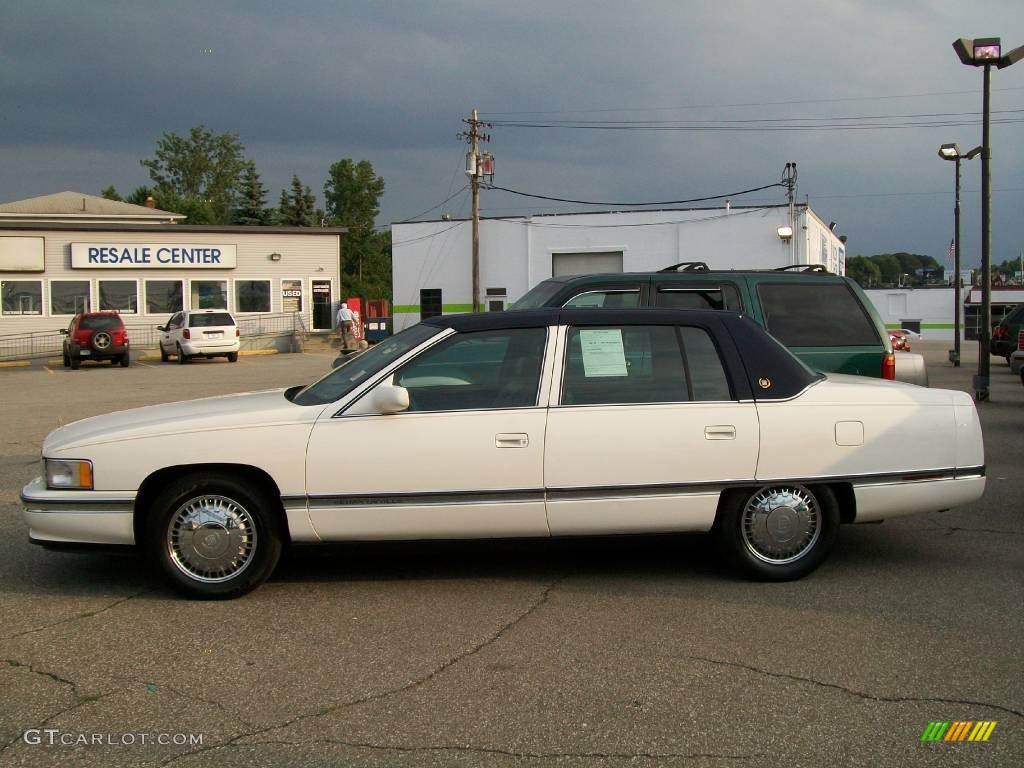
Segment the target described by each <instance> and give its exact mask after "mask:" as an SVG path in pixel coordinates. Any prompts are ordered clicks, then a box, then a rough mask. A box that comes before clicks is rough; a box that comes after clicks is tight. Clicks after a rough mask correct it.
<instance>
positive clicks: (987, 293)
mask: <svg viewBox="0 0 1024 768" xmlns="http://www.w3.org/2000/svg"><path fill="white" fill-rule="evenodd" d="M953 50H954V51H956V55H957V57H958V58H959V59H960V63H962V64H966V65H968V66H970V67H983V68H984V80H983V91H982V112H983V114H982V122H981V125H982V128H981V328H980V329H979V333H978V373H977V375H976V376H975V377H974V397H975V399H976V400H978V402H982V401H984V400H988V399H989V373H990V370H991V367H990V363H991V360H990V358H991V354H992V349H991V343H992V177H991V175H990V168H989V165H990V161H991V159H992V148H991V145H990V144H989V123H990V112H991V110H990V101H991V90H992V89H991V80H992V65H993V64H995V65H996V66H997V67H999V69H1005V68H1006V67H1009V66H1011V65H1013V64H1015V63H1017V62H1018V61H1020V60H1021V59H1022V58H1024V45H1022V46H1019V47H1017V48H1014V49H1013V50H1012V51H1010V52H1009V53H1007V54H1005V55H1003V52H1002V43H1001V41H1000V39H999V38H998V37H979V38H975V39H973V40H972V39H970V38H966V37H961V38H960V39H959V40H954V41H953Z"/></svg>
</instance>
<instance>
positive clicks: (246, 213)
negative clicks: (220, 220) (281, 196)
mask: <svg viewBox="0 0 1024 768" xmlns="http://www.w3.org/2000/svg"><path fill="white" fill-rule="evenodd" d="M231 223H232V224H243V225H246V226H253V227H259V226H265V225H267V224H269V223H270V211H269V210H267V188H266V187H264V186H263V182H262V181H261V180H260V175H259V173H258V172H257V170H256V163H253V162H252V161H250V162H249V163H247V164H246V169H245V174H244V175H243V176H242V183H241V187H240V189H239V207H238V208H236V209H235V214H234V218H233V219H232V222H231Z"/></svg>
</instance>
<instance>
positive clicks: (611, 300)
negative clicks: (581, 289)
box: [564, 288, 640, 309]
mask: <svg viewBox="0 0 1024 768" xmlns="http://www.w3.org/2000/svg"><path fill="white" fill-rule="evenodd" d="M564 306H566V307H577V308H589V309H633V308H635V307H639V306H640V289H639V288H623V289H609V290H603V291H586V292H585V293H580V294H578V295H576V296H573V297H572V298H571V299H569V300H568V301H567V302H565V305H564Z"/></svg>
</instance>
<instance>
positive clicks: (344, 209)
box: [324, 157, 391, 298]
mask: <svg viewBox="0 0 1024 768" xmlns="http://www.w3.org/2000/svg"><path fill="white" fill-rule="evenodd" d="M383 194H384V179H382V178H381V177H380V176H378V175H377V174H376V173H374V170H373V165H372V164H371V163H370V162H369V161H368V160H360V161H359V162H354V161H353V160H352V159H351V158H347V157H346V158H344V159H342V160H339V161H337V162H336V163H333V164H332V165H331V167H330V169H329V170H328V176H327V181H326V182H325V183H324V201H325V204H326V208H327V216H328V220H329V221H330V223H331V224H334V225H336V226H342V227H347V228H348V234H346V236H345V244H344V248H343V254H344V260H343V263H342V293H348V294H350V295H356V296H365V297H367V298H382V297H384V296H390V293H391V237H390V235H389V234H388V235H383V236H382V233H378V232H376V231H375V230H374V223H375V220H376V218H377V215H378V214H379V213H380V199H381V196H382V195H383Z"/></svg>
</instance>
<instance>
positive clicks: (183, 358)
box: [176, 344, 188, 365]
mask: <svg viewBox="0 0 1024 768" xmlns="http://www.w3.org/2000/svg"><path fill="white" fill-rule="evenodd" d="M176 349H177V350H178V365H184V364H185V363H187V362H188V356H187V355H186V354H185V353H184V352H183V351H182V349H181V344H179V345H178V346H177V348H176Z"/></svg>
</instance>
